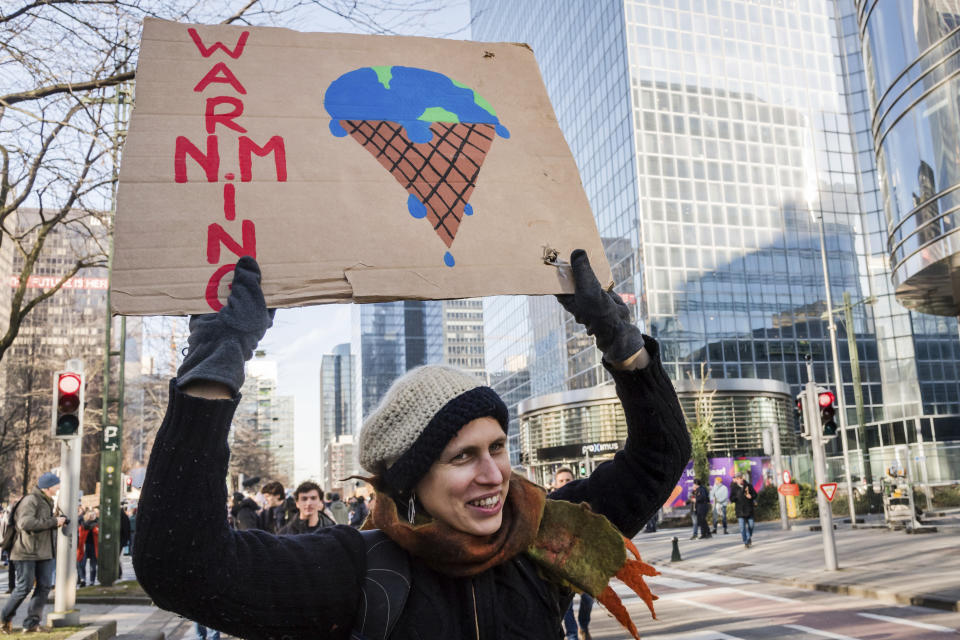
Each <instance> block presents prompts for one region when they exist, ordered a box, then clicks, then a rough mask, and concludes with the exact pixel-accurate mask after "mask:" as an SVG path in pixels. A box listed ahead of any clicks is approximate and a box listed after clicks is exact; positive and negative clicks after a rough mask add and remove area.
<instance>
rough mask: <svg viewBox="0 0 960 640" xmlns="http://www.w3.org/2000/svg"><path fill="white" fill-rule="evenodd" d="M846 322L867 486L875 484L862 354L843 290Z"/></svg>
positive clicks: (847, 297) (847, 294) (858, 431)
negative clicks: (867, 420)
mask: <svg viewBox="0 0 960 640" xmlns="http://www.w3.org/2000/svg"><path fill="white" fill-rule="evenodd" d="M843 314H844V324H846V325H847V326H846V330H847V348H848V350H849V351H850V371H851V373H852V375H853V399H854V401H855V402H856V403H857V440H858V441H859V442H860V454H861V456H862V460H863V468H862V476H863V481H864V482H865V483H866V484H867V486H869V485H872V484H873V474H872V472H871V470H870V447H869V446H868V444H867V431H866V427H865V426H864V422H866V421H865V420H864V411H863V388H862V387H861V386H860V354H859V353H857V337H856V335H855V333H854V326H853V306H852V305H851V304H850V294H849V293H848V292H847V291H844V292H843Z"/></svg>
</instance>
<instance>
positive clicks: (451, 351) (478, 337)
mask: <svg viewBox="0 0 960 640" xmlns="http://www.w3.org/2000/svg"><path fill="white" fill-rule="evenodd" d="M483 344H484V343H483V300H478V299H475V298H471V299H466V300H444V301H443V361H444V363H446V364H449V365H451V366H454V367H459V368H460V369H463V370H465V371H469V372H470V373H472V374H474V375H475V376H477V377H478V378H481V379H483V380H486V376H487V370H486V366H485V362H484V356H483Z"/></svg>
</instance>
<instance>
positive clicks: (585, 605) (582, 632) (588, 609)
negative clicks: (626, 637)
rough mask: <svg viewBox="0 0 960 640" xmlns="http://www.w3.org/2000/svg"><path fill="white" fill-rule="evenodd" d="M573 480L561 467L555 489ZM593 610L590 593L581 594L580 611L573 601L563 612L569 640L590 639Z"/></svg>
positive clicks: (554, 482)
mask: <svg viewBox="0 0 960 640" xmlns="http://www.w3.org/2000/svg"><path fill="white" fill-rule="evenodd" d="M570 482H573V471H572V470H571V469H570V468H569V467H560V468H559V469H557V472H556V473H555V474H553V487H554V490H559V489H561V488H563V487H564V485H566V484H568V483H570ZM592 612H593V598H592V597H590V594H588V593H581V594H580V612H579V614H577V615H574V613H573V601H572V600H571V601H570V606H569V607H567V612H566V613H565V614H563V628H564V630H565V631H566V633H567V640H590V614H591V613H592Z"/></svg>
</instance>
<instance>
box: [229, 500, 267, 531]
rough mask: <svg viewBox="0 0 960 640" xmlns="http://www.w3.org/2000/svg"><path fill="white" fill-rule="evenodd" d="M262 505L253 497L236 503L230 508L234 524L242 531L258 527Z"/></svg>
mask: <svg viewBox="0 0 960 640" xmlns="http://www.w3.org/2000/svg"><path fill="white" fill-rule="evenodd" d="M259 510H260V505H258V504H257V501H256V500H254V499H253V498H244V499H243V501H242V502H241V503H240V504H237V505H234V506H233V508H231V509H230V515H232V516H233V524H234V526H235V527H236V528H237V529H239V530H240V531H246V530H247V529H257V528H259V527H260V516H259V514H258V513H257V512H258V511H259Z"/></svg>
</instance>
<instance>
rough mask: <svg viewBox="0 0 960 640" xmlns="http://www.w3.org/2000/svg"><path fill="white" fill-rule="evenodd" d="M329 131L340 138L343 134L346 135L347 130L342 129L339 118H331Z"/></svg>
mask: <svg viewBox="0 0 960 640" xmlns="http://www.w3.org/2000/svg"><path fill="white" fill-rule="evenodd" d="M330 133H332V134H333V135H335V136H337V137H338V138H342V137H344V136H345V135H347V130H346V129H344V128H343V127H342V126H340V121H339V120H331V121H330Z"/></svg>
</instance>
